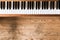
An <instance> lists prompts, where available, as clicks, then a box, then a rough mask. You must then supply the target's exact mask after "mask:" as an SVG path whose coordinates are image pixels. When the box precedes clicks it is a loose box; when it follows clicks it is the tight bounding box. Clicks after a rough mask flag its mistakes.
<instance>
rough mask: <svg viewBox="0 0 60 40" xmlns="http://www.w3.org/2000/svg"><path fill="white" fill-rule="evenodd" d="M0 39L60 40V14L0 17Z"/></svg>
mask: <svg viewBox="0 0 60 40" xmlns="http://www.w3.org/2000/svg"><path fill="white" fill-rule="evenodd" d="M0 40H60V16H20V17H0Z"/></svg>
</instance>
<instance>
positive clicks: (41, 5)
mask: <svg viewBox="0 0 60 40" xmlns="http://www.w3.org/2000/svg"><path fill="white" fill-rule="evenodd" d="M40 3H41V5H40V9H41V10H42V1H40Z"/></svg>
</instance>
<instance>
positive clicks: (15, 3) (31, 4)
mask: <svg viewBox="0 0 60 40" xmlns="http://www.w3.org/2000/svg"><path fill="white" fill-rule="evenodd" d="M6 4H7V6H6ZM49 4H50V6H49ZM12 5H13V6H12ZM55 5H56V7H55ZM0 8H1V9H5V8H7V9H11V8H13V9H20V8H21V9H26V8H27V9H34V8H36V9H40V8H42V9H48V8H50V9H54V8H56V9H60V1H56V2H55V1H50V3H49V1H42V2H41V1H36V2H34V1H27V2H26V1H21V2H20V1H13V2H11V1H7V3H6V2H5V1H1V2H0Z"/></svg>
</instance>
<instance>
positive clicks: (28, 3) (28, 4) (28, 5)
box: [27, 1, 30, 9]
mask: <svg viewBox="0 0 60 40" xmlns="http://www.w3.org/2000/svg"><path fill="white" fill-rule="evenodd" d="M29 7H30V2H29V1H28V2H27V9H29Z"/></svg>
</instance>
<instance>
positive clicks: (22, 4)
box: [21, 1, 24, 9]
mask: <svg viewBox="0 0 60 40" xmlns="http://www.w3.org/2000/svg"><path fill="white" fill-rule="evenodd" d="M23 6H24V3H23V1H22V2H21V9H23Z"/></svg>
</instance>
